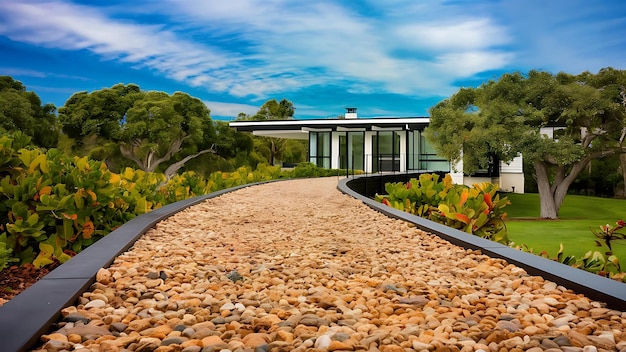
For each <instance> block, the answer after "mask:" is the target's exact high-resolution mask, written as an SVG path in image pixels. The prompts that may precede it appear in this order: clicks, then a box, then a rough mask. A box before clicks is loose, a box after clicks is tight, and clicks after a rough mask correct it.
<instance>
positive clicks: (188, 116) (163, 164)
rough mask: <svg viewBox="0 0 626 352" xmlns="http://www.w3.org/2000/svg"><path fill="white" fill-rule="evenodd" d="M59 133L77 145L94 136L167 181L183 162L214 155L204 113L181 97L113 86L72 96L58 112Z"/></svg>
mask: <svg viewBox="0 0 626 352" xmlns="http://www.w3.org/2000/svg"><path fill="white" fill-rule="evenodd" d="M59 119H60V123H61V125H62V127H63V131H64V132H65V133H67V134H68V135H69V136H70V137H72V138H75V139H77V140H85V139H87V138H90V137H91V136H94V135H96V136H98V138H101V139H103V140H105V141H109V142H112V143H114V144H115V145H116V146H117V147H118V148H119V152H120V153H121V155H122V156H123V157H124V158H126V159H128V160H130V161H132V162H133V163H135V164H136V165H137V166H138V167H139V168H140V169H142V170H144V171H149V172H152V171H157V170H159V169H165V170H164V172H165V174H166V176H167V177H168V178H169V177H171V176H172V175H174V174H175V173H176V172H177V171H178V170H179V169H180V168H181V167H182V165H184V164H185V163H186V162H187V161H189V160H191V159H193V158H194V157H197V156H198V155H201V154H204V153H212V152H215V150H214V148H213V146H212V144H210V142H209V141H207V140H206V139H205V136H207V135H209V134H211V133H207V132H208V131H211V129H212V128H213V123H212V121H211V118H210V111H209V109H208V108H207V107H206V105H205V104H204V103H203V102H202V101H200V100H199V99H197V98H194V97H191V96H189V95H188V94H186V93H181V92H176V93H174V94H173V95H169V94H167V93H164V92H155V91H149V92H146V91H142V90H140V89H139V87H138V86H136V85H133V84H130V85H122V84H118V85H115V86H113V87H112V88H105V89H102V90H98V91H94V92H91V93H87V92H80V93H76V94H74V95H73V96H72V97H71V98H70V99H69V100H68V101H67V102H66V104H65V106H64V107H63V108H60V109H59Z"/></svg>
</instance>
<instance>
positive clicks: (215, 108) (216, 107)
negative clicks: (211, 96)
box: [204, 101, 260, 118]
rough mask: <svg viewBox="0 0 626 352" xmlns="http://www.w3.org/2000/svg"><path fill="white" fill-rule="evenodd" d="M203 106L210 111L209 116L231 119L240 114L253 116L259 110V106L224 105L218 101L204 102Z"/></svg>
mask: <svg viewBox="0 0 626 352" xmlns="http://www.w3.org/2000/svg"><path fill="white" fill-rule="evenodd" d="M204 104H205V105H206V106H207V107H208V108H209V109H210V110H211V115H214V116H230V117H233V118H235V117H237V115H239V113H241V112H243V113H245V114H248V115H253V114H255V113H256V112H257V111H259V108H260V106H254V105H249V104H237V103H224V102H220V101H204Z"/></svg>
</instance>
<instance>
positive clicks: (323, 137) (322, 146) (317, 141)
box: [309, 132, 331, 169]
mask: <svg viewBox="0 0 626 352" xmlns="http://www.w3.org/2000/svg"><path fill="white" fill-rule="evenodd" d="M330 156H331V147H330V132H309V162H311V163H313V164H315V165H317V166H319V167H323V168H326V169H330Z"/></svg>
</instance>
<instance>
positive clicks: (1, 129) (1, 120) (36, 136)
mask: <svg viewBox="0 0 626 352" xmlns="http://www.w3.org/2000/svg"><path fill="white" fill-rule="evenodd" d="M55 111H56V107H55V106H54V105H53V104H45V105H41V99H40V98H39V96H37V94H36V93H34V92H27V91H26V87H25V86H24V85H23V84H22V82H20V81H16V80H14V79H13V78H12V77H10V76H0V133H9V132H16V131H21V132H22V133H24V134H26V135H28V136H30V137H31V138H32V141H33V143H34V144H35V145H37V146H40V147H44V148H52V147H56V145H57V142H58V139H59V131H58V128H57V121H56V114H55Z"/></svg>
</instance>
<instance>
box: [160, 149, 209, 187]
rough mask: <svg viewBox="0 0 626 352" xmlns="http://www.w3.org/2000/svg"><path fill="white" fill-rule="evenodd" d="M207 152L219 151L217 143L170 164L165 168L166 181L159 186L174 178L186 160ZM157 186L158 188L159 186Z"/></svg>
mask: <svg viewBox="0 0 626 352" xmlns="http://www.w3.org/2000/svg"><path fill="white" fill-rule="evenodd" d="M206 153H213V154H215V153H217V150H215V144H213V145H211V147H210V148H209V149H204V150H201V151H199V152H197V153H196V154H191V155H187V156H186V157H184V158H183V159H182V160H180V161H177V162H175V163H173V164H172V165H170V166H168V168H167V169H166V170H165V181H164V182H163V183H161V185H159V187H161V186H163V185H164V184H166V183H167V182H168V181H169V180H171V179H172V176H174V175H175V174H176V173H177V172H178V170H180V168H181V167H182V166H183V165H185V163H186V162H188V161H189V160H191V159H193V158H196V157H198V156H200V155H202V154H206ZM159 187H157V188H159Z"/></svg>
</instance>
